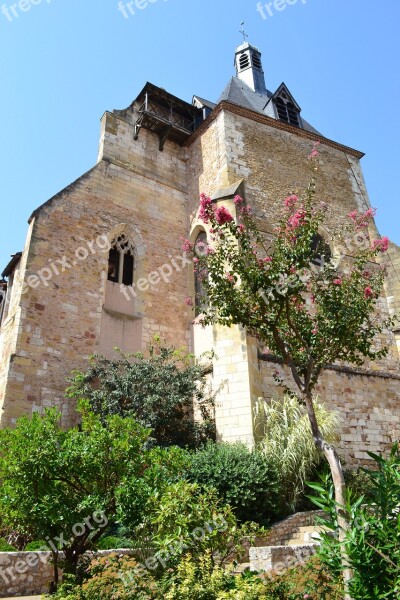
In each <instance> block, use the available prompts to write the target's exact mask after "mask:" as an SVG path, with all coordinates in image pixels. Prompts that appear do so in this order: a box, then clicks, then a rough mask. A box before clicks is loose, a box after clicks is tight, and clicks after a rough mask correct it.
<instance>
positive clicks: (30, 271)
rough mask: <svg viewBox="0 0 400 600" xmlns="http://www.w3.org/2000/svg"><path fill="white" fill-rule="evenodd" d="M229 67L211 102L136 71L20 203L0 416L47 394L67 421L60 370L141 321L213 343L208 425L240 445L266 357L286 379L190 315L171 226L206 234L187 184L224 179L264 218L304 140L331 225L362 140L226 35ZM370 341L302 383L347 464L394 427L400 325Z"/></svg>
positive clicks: (355, 183) (355, 202)
mask: <svg viewBox="0 0 400 600" xmlns="http://www.w3.org/2000/svg"><path fill="white" fill-rule="evenodd" d="M235 69H236V74H235V76H234V77H232V79H231V80H230V81H229V83H228V85H227V86H226V88H225V89H224V91H223V93H222V95H221V97H220V98H219V100H218V101H217V103H213V102H209V101H207V100H205V99H203V98H201V97H199V96H194V97H193V102H192V103H191V104H190V103H187V102H185V101H183V100H181V99H179V98H177V97H175V96H173V95H172V94H170V93H168V92H167V91H165V90H164V89H161V88H158V87H157V86H155V85H153V84H150V83H147V84H146V86H145V87H144V88H143V90H142V91H141V92H140V94H139V95H138V97H137V98H136V100H135V101H134V102H133V103H132V104H131V105H130V106H129V107H128V108H127V109H125V110H116V111H113V112H106V113H105V114H104V116H103V118H102V121H101V137H100V145H99V154H98V161H97V164H96V165H95V166H94V167H93V168H92V169H91V170H90V171H88V172H87V173H85V174H84V175H82V176H81V177H80V178H79V179H77V180H76V181H75V182H74V183H72V184H71V185H70V186H68V187H67V188H66V189H64V190H62V191H61V192H60V193H58V194H57V195H56V196H54V197H53V198H51V199H50V200H49V201H47V202H45V203H44V204H43V205H42V206H40V207H39V208H38V209H37V210H35V211H34V213H33V214H32V216H31V218H30V220H29V229H28V235H27V240H26V245H25V248H24V250H23V252H19V253H17V254H15V255H13V256H12V259H11V261H10V263H9V264H8V265H7V266H6V268H5V269H4V271H3V273H2V277H3V281H2V282H1V285H0V301H1V304H0V313H1V329H0V408H1V413H0V423H1V426H2V427H5V426H10V425H13V424H14V423H15V421H16V419H17V418H18V417H20V416H21V415H24V414H32V412H34V411H43V410H44V409H45V408H46V407H51V406H56V407H58V408H59V409H60V411H61V413H62V416H63V421H64V423H65V424H66V425H68V424H72V423H73V422H74V420H75V412H74V405H73V402H72V401H71V400H70V399H68V398H66V396H65V388H66V386H67V382H66V379H67V377H68V375H69V374H70V373H71V371H72V370H74V369H85V366H86V364H87V359H88V357H89V356H90V355H92V354H94V353H102V354H104V355H106V356H111V355H112V354H113V353H114V351H115V350H114V349H115V347H118V348H121V349H122V350H123V351H124V352H127V353H130V352H137V351H141V350H145V348H146V345H147V344H148V343H149V342H151V340H152V339H153V337H154V335H156V334H157V335H159V336H160V337H161V338H162V339H163V340H166V342H167V343H168V344H173V345H175V346H178V347H184V348H185V349H187V350H188V351H192V352H194V353H195V354H196V355H199V356H200V355H201V354H202V353H203V352H204V351H207V350H212V349H213V350H214V351H215V356H214V358H213V375H212V384H213V386H214V388H215V389H218V390H219V392H218V396H217V404H216V423H217V430H218V435H219V437H220V438H221V439H224V440H226V441H235V440H242V441H245V442H246V443H248V444H249V445H251V444H252V443H253V441H254V406H255V403H256V400H257V398H259V397H265V398H269V397H271V396H273V395H274V394H275V393H276V392H277V389H276V385H275V383H274V378H273V374H274V372H275V371H279V373H280V374H281V375H282V377H284V378H287V381H288V382H290V378H289V374H288V372H286V370H285V367H284V366H282V365H280V364H275V363H274V359H273V357H270V356H268V355H267V354H265V352H264V351H263V348H262V347H261V346H260V345H259V344H258V343H257V341H256V340H255V339H254V338H251V337H250V336H248V335H247V333H246V332H245V331H244V330H242V329H241V328H239V327H232V328H230V329H225V328H222V327H219V326H215V327H211V326H209V327H206V328H202V327H201V326H200V325H198V324H197V323H196V321H197V318H196V312H195V307H192V306H191V304H192V302H190V299H194V298H195V291H196V289H195V288H196V281H195V279H194V273H193V265H192V264H191V262H190V260H189V259H188V257H187V255H186V254H185V252H184V251H183V249H182V240H183V239H187V238H189V239H190V241H191V242H196V240H198V239H201V240H204V239H205V237H206V235H207V233H206V232H205V231H204V229H203V225H202V224H201V222H200V221H199V220H198V216H197V210H198V199H199V194H200V193H202V192H204V193H206V194H207V195H210V196H211V197H212V198H213V200H214V201H215V202H216V203H220V204H221V205H224V206H226V207H228V208H229V209H230V210H232V211H234V204H233V198H234V196H235V195H236V194H237V193H240V194H241V195H243V196H244V197H245V198H246V201H247V202H248V203H249V204H250V205H251V206H252V207H253V208H254V211H255V216H256V218H257V219H258V220H259V222H260V223H262V226H263V227H265V231H266V232H269V231H273V228H274V224H275V223H276V221H277V219H278V217H279V211H280V207H281V204H282V199H283V198H284V197H285V196H286V195H287V194H288V193H291V192H292V191H294V190H301V189H303V188H304V187H305V186H306V185H307V184H308V180H309V176H310V172H309V169H308V167H307V160H306V157H307V155H308V154H309V152H310V149H311V148H312V146H313V143H314V142H316V141H319V142H320V146H319V152H320V164H321V167H320V174H319V181H318V195H319V196H320V197H321V198H323V199H324V201H325V202H326V203H327V205H328V209H327V210H328V211H329V222H330V223H332V225H335V226H337V225H340V224H341V223H342V222H343V221H344V220H345V219H346V218H347V215H348V213H350V212H351V211H353V210H358V211H365V210H367V209H368V208H369V207H370V204H369V200H368V194H367V190H366V187H365V183H364V179H363V175H362V170H361V166H360V161H361V158H362V156H363V154H362V153H361V152H359V151H357V150H354V149H352V148H349V147H346V146H343V145H341V144H340V143H337V142H335V141H333V140H330V139H327V138H325V137H324V136H323V135H321V134H320V133H319V132H318V131H316V130H315V129H314V128H313V127H312V126H311V125H310V124H309V123H308V122H307V121H305V120H304V119H303V116H302V112H301V109H300V106H299V104H298V103H297V102H296V100H295V99H294V98H293V96H292V95H291V93H290V91H289V89H288V88H287V86H286V85H285V84H282V85H281V86H279V88H278V89H277V90H276V92H275V93H272V92H270V91H268V90H267V88H266V86H265V79H264V72H263V67H262V60H261V53H260V52H259V50H258V49H257V48H255V47H254V46H252V45H251V44H248V43H244V44H243V45H241V46H239V47H238V48H237V50H236V53H235ZM328 233H329V232H328ZM371 235H373V237H377V236H378V235H379V234H378V232H377V231H376V230H375V231H371ZM382 260H384V261H385V262H386V264H387V268H388V277H387V282H386V287H385V296H384V297H383V298H382V299H381V301H380V304H381V310H382V314H384V315H387V314H394V313H396V312H398V311H399V309H400V249H399V248H398V247H397V246H395V245H394V244H391V245H390V248H389V252H388V253H387V254H386V255H385V256H384V258H383V259H382ZM188 299H189V300H188ZM193 303H194V304H195V301H193ZM198 308H199V307H198ZM384 342H385V343H387V344H388V345H389V348H390V351H389V355H388V357H387V358H386V359H384V360H382V361H380V362H376V363H373V364H366V365H365V367H364V368H357V369H355V368H352V367H350V366H346V365H343V366H340V365H332V366H330V367H329V369H327V370H326V371H325V372H324V374H323V376H322V377H321V381H320V385H319V388H318V393H319V395H320V397H321V399H322V400H324V401H325V402H326V404H327V405H328V407H331V408H336V409H337V410H338V411H339V414H340V419H341V442H340V448H341V451H342V453H343V455H344V456H345V458H346V460H347V462H348V463H349V464H356V463H359V462H362V461H364V460H365V459H366V458H367V455H366V452H367V451H369V450H370V451H375V452H376V451H380V450H382V449H383V448H384V447H386V446H387V445H388V444H390V443H391V442H392V441H393V440H396V439H398V438H399V437H400V372H399V358H400V354H399V353H400V331H388V332H387V336H386V338H385V340H384Z"/></svg>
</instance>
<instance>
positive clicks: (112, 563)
mask: <svg viewBox="0 0 400 600" xmlns="http://www.w3.org/2000/svg"><path fill="white" fill-rule="evenodd" d="M87 576H88V579H87V580H86V581H84V582H83V584H82V585H81V586H76V585H73V583H72V582H68V583H66V584H63V585H62V586H60V589H59V591H58V593H57V594H56V595H55V596H51V597H49V599H50V598H51V599H54V600H56V599H57V600H110V599H111V598H113V599H115V600H117V599H118V600H156V599H157V598H159V596H158V595H157V584H156V581H155V580H154V578H153V577H152V575H151V574H150V572H149V571H143V569H142V568H141V567H140V566H139V565H138V563H137V562H136V560H135V559H134V558H132V557H128V556H120V555H118V554H116V553H115V554H111V555H109V556H107V557H101V558H96V559H95V560H93V561H92V562H91V564H90V566H89V568H88V572H87Z"/></svg>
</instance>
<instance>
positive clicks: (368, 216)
mask: <svg viewBox="0 0 400 600" xmlns="http://www.w3.org/2000/svg"><path fill="white" fill-rule="evenodd" d="M375 215H376V209H375V208H369V209H368V210H366V211H365V213H359V212H357V211H356V210H353V211H352V212H351V213H349V217H350V219H352V220H353V221H354V223H355V224H356V226H357V227H368V225H369V222H370V221H371V220H372V219H373V218H374V217H375Z"/></svg>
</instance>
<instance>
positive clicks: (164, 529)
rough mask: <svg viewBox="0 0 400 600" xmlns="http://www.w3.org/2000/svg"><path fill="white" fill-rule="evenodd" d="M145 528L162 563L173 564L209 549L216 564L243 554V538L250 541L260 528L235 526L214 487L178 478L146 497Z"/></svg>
mask: <svg viewBox="0 0 400 600" xmlns="http://www.w3.org/2000/svg"><path fill="white" fill-rule="evenodd" d="M149 503H150V504H151V505H152V506H153V507H154V508H153V510H152V511H151V512H150V511H149V513H150V514H149V516H148V519H147V523H146V525H147V528H148V532H149V537H150V538H151V539H152V541H153V543H154V545H155V547H156V548H157V550H158V552H159V553H161V554H160V556H162V557H163V562H165V563H166V564H168V565H172V564H176V562H177V561H179V559H180V557H181V556H183V555H184V554H186V553H187V552H190V553H191V554H192V555H193V556H200V555H202V554H203V553H204V552H206V551H210V552H211V556H212V558H213V561H214V562H215V563H216V564H224V563H225V562H226V561H227V560H228V559H229V560H233V559H238V558H240V557H241V556H242V555H243V554H244V547H243V545H244V541H245V540H249V541H250V542H251V541H252V540H253V539H254V537H255V535H256V533H258V532H259V531H260V532H261V533H262V532H263V530H262V529H260V528H259V527H258V526H257V525H255V524H251V523H246V524H243V525H240V526H239V525H238V523H237V519H236V517H235V515H234V513H233V510H232V509H231V507H230V506H229V505H225V504H224V503H222V502H221V500H220V498H219V497H218V494H217V492H216V490H214V489H212V488H209V489H207V490H204V489H202V488H201V487H200V486H199V485H198V484H196V483H189V482H186V481H180V482H178V483H176V484H173V485H171V486H169V487H168V488H166V489H165V490H164V491H163V492H162V493H159V492H156V493H155V494H154V496H153V498H151V499H150V500H149Z"/></svg>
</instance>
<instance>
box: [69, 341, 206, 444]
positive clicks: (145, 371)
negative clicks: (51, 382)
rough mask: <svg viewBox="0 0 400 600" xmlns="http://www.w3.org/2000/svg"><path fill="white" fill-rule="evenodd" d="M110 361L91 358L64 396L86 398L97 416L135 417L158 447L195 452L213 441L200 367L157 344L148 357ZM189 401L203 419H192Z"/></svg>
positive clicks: (123, 356) (189, 356)
mask: <svg viewBox="0 0 400 600" xmlns="http://www.w3.org/2000/svg"><path fill="white" fill-rule="evenodd" d="M120 356H121V357H120V358H118V359H114V360H108V359H106V358H105V357H103V356H94V357H92V359H91V363H90V366H89V368H88V370H87V371H86V372H85V373H80V372H75V373H74V376H73V379H72V380H71V386H70V388H69V389H68V390H67V392H68V395H69V396H70V397H72V398H76V399H78V400H82V399H85V400H87V401H88V402H89V403H90V407H91V409H92V410H93V412H95V413H96V414H98V415H101V416H102V417H103V418H105V417H106V416H107V415H120V416H124V417H125V416H131V417H134V418H135V419H136V420H137V421H138V422H139V423H140V424H141V425H142V426H143V427H146V428H149V429H151V430H152V434H151V435H152V436H153V443H155V444H158V445H160V446H174V445H176V446H181V447H190V448H195V447H198V446H199V445H201V444H202V443H204V442H205V441H207V440H209V439H214V438H215V422H214V396H213V395H212V394H210V392H209V389H208V386H207V380H206V377H205V375H204V365H201V364H200V363H197V362H195V361H194V359H193V357H192V356H191V355H187V354H184V353H183V352H181V351H179V350H176V349H175V348H173V347H166V346H162V345H160V344H159V343H158V342H157V343H156V344H155V345H152V346H150V347H149V357H148V358H146V357H145V356H144V355H143V354H141V353H138V354H135V355H134V356H125V355H124V354H122V353H121V355H120ZM193 399H194V400H195V403H196V406H197V407H198V409H199V411H200V413H201V416H202V420H201V421H195V420H194V419H193V418H192V413H193Z"/></svg>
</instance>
